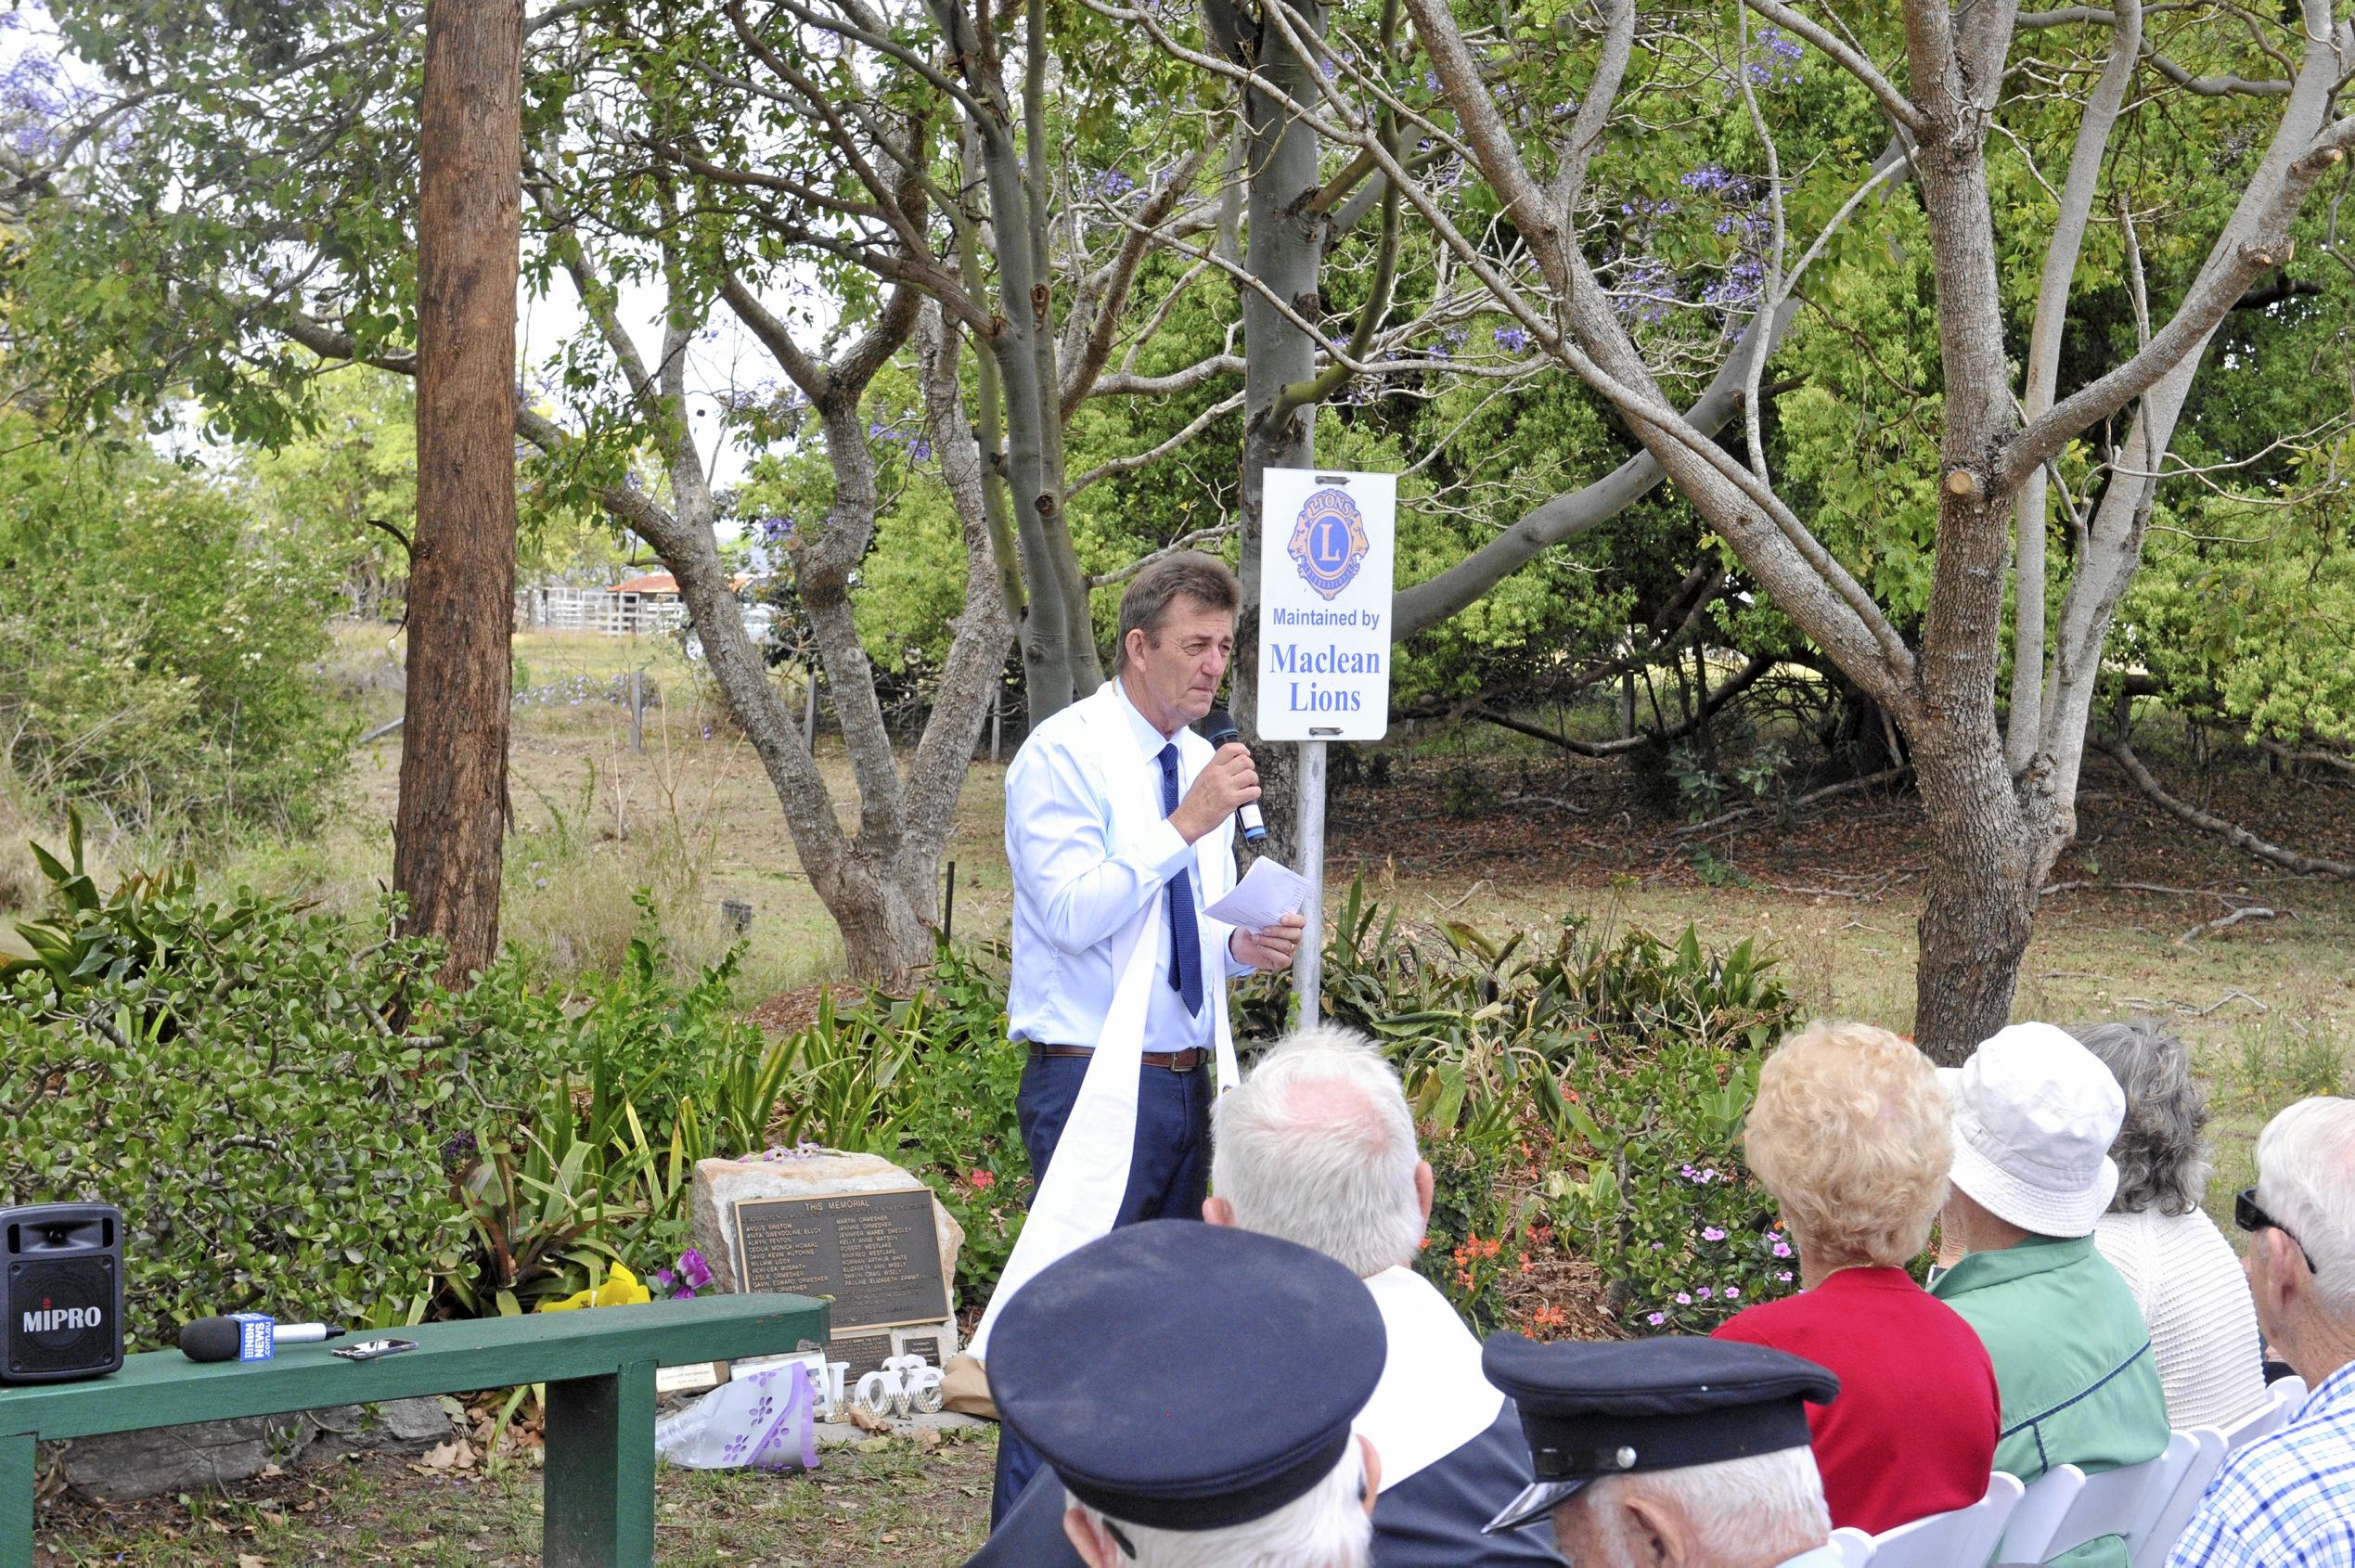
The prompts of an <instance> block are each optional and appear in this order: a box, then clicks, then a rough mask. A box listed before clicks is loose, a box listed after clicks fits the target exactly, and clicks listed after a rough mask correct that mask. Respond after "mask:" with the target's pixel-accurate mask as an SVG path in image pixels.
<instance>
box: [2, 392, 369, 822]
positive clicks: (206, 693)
mask: <svg viewBox="0 0 2355 1568" xmlns="http://www.w3.org/2000/svg"><path fill="white" fill-rule="evenodd" d="M0 454H5V456H0V479H5V482H6V493H7V496H8V501H7V504H6V505H5V506H0V582H5V583H6V584H8V585H9V591H7V592H6V593H0V670H6V671H8V672H10V675H9V677H8V678H7V679H6V680H0V747H4V748H5V761H6V764H7V765H8V766H10V767H12V768H13V769H14V771H15V772H16V773H17V774H18V776H19V777H20V778H22V779H23V780H24V781H25V783H26V784H27V785H28V786H29V787H30V788H31V789H32V791H33V792H34V793H35V794H36V795H38V796H41V797H45V798H56V799H65V800H74V801H81V802H84V803H89V804H92V805H95V806H97V807H98V808H100V809H103V810H104V811H106V812H108V813H109V814H110V815H112V816H118V817H122V818H124V819H127V820H130V821H133V822H135V823H137V824H139V825H140V826H142V827H152V826H156V825H160V824H171V825H178V824H183V823H187V824H193V825H195V826H198V827H199V828H205V829H210V828H212V827H217V826H220V825H223V824H225V823H227V822H230V821H233V820H238V819H262V820H266V821H269V822H272V823H274V824H283V823H293V824H296V825H301V824H303V823H306V822H307V821H308V820H309V819H310V817H311V816H312V815H313V813H314V811H315V806H316V804H317V802H318V799H319V796H320V794H321V791H322V789H323V787H324V786H325V785H326V783H327V782H328V781H329V780H331V779H332V778H334V777H335V776H336V775H337V774H338V773H340V772H341V769H342V767H343V765H344V748H345V744H346V742H347V741H348V739H349V737H350V735H351V734H352V733H353V730H352V728H351V726H348V725H346V724H344V723H343V722H341V720H339V719H338V718H337V717H336V716H335V715H333V714H332V713H330V712H329V711H328V707H327V704H326V701H325V699H324V696H323V693H322V692H321V690H320V686H321V683H320V681H319V680H318V679H317V678H316V675H315V666H316V665H317V663H318V661H319V660H320V659H321V658H322V657H324V655H325V654H326V652H327V650H328V634H327V630H326V617H327V614H328V610H329V609H330V607H331V605H332V602H333V597H334V596H333V584H334V575H335V569H334V565H333V563H332V561H331V560H329V559H327V555H326V552H322V551H320V550H318V549H316V548H315V547H313V545H312V542H310V541H306V540H304V539H302V538H301V537H299V536H297V535H296V534H295V533H292V532H290V530H289V529H288V528H286V527H284V526H281V525H280V524H278V523H277V522H274V521H270V520H268V519H264V518H259V517H256V516H255V515H254V514H253V513H252V511H251V508H250V507H249V506H248V505H247V503H246V502H245V500H243V499H242V498H241V497H240V496H239V495H237V494H235V493H233V492H232V491H230V490H229V489H227V488H226V487H225V486H223V485H220V484H218V483H215V482H212V481H210V480H208V479H206V478H205V477H204V476H203V475H202V474H200V473H195V472H190V471H187V470H184V469H179V468H176V467H174V465H172V464H170V463H168V462H166V461H164V460H163V459H161V457H158V456H154V455H153V454H152V453H150V452H149V451H148V449H147V448H146V446H145V445H144V444H143V443H138V442H136V441H134V442H131V443H126V445H125V446H124V447H123V448H122V450H119V451H114V452H107V451H101V450H98V449H97V448H91V447H84V448H78V449H72V450H67V449H63V448H60V447H58V446H56V445H53V444H50V443H47V442H45V440H44V439H43V438H42V432H41V431H38V430H37V429H35V428H33V427H32V424H31V423H30V422H29V421H28V420H26V419H24V418H22V417H8V418H0Z"/></svg>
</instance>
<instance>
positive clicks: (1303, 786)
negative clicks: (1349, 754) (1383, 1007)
mask: <svg viewBox="0 0 2355 1568" xmlns="http://www.w3.org/2000/svg"><path fill="white" fill-rule="evenodd" d="M1298 821H1299V834H1300V843H1299V852H1300V866H1299V871H1300V876H1301V880H1304V881H1306V883H1307V884H1308V896H1307V898H1306V901H1305V902H1303V903H1302V905H1301V906H1300V912H1301V914H1302V915H1303V916H1305V917H1306V919H1307V921H1308V926H1307V929H1306V931H1304V932H1301V935H1300V946H1299V948H1298V950H1296V951H1295V952H1294V953H1293V956H1292V988H1293V992H1294V993H1295V994H1297V995H1298V996H1299V997H1300V1026H1301V1027H1302V1028H1303V1029H1308V1028H1313V1027H1315V1025H1316V1022H1317V1019H1318V1015H1319V1012H1320V1011H1321V1010H1322V1009H1321V1007H1320V1004H1321V1003H1322V1001H1323V1000H1324V971H1325V951H1324V934H1323V933H1324V929H1325V742H1324V741H1322V740H1303V741H1302V742H1301V743H1300V806H1299V818H1298Z"/></svg>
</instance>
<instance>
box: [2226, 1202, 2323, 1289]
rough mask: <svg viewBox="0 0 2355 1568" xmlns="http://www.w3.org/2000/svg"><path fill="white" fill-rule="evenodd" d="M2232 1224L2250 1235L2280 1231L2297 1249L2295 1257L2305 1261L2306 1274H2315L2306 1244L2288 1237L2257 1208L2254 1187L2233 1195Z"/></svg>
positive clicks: (2281, 1227) (2287, 1231) (2275, 1220)
mask: <svg viewBox="0 0 2355 1568" xmlns="http://www.w3.org/2000/svg"><path fill="white" fill-rule="evenodd" d="M2233 1224H2234V1225H2236V1226H2238V1227H2240V1228H2242V1229H2243V1230H2246V1231H2249V1232H2251V1233H2252V1234H2254V1233H2255V1232H2257V1231H2259V1230H2278V1231H2280V1232H2281V1233H2282V1234H2283V1235H2284V1236H2287V1237H2289V1244H2290V1245H2291V1246H2293V1247H2296V1248H2297V1255H2298V1256H2299V1257H2301V1258H2305V1259H2306V1272H2307V1273H2309V1274H2312V1273H2315V1272H2316V1269H2315V1267H2314V1260H2313V1259H2312V1258H2311V1257H2310V1256H2308V1255H2307V1252H2306V1243H2305V1242H2303V1241H2301V1240H2298V1239H2297V1237H2295V1236H2290V1233H2289V1230H2288V1227H2285V1226H2284V1225H2283V1224H2282V1222H2281V1221H2280V1220H2277V1219H2275V1218H2274V1217H2273V1216H2272V1215H2269V1214H2267V1213H2266V1212H2265V1211H2264V1210H2263V1209H2261V1208H2259V1207H2258V1203H2257V1189H2255V1188H2254V1187H2244V1188H2242V1189H2240V1191H2238V1192H2236V1193H2234V1194H2233Z"/></svg>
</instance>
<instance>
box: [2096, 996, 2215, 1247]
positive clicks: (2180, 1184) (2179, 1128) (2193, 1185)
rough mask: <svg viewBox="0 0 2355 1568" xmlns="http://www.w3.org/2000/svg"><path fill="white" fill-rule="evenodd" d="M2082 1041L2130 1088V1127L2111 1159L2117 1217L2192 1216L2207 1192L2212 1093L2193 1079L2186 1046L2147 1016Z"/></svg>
mask: <svg viewBox="0 0 2355 1568" xmlns="http://www.w3.org/2000/svg"><path fill="white" fill-rule="evenodd" d="M2077 1038H2078V1044H2079V1045H2081V1046H2083V1047H2085V1048H2086V1049H2087V1050H2089V1051H2091V1052H2092V1053H2093V1054H2094V1055H2095V1056H2097V1057H2100V1058H2101V1059H2102V1064H2103V1065H2104V1067H2107V1068H2108V1069H2109V1070H2110V1073H2111V1075H2112V1076H2114V1077H2116V1078H2117V1082H2118V1086H2119V1087H2120V1088H2122V1089H2124V1090H2125V1091H2126V1122H2125V1125H2123V1126H2121V1127H2119V1128H2118V1134H2117V1142H2116V1143H2114V1144H2112V1145H2111V1146H2110V1157H2111V1158H2112V1159H2114V1160H2116V1161H2117V1197H2116V1198H2114V1199H2112V1200H2111V1201H2110V1212H2111V1213H2112V1214H2119V1215H2130V1214H2140V1213H2141V1212H2143V1210H2145V1209H2156V1210H2157V1211H2158V1212H2159V1213H2160V1214H2163V1215H2188V1214H2190V1213H2192V1212H2193V1211H2194V1210H2195V1209H2197V1208H2198V1207H2199V1206H2200V1195H2201V1194H2202V1193H2203V1192H2204V1191H2206V1190H2207V1176H2208V1169H2209V1167H2208V1161H2207V1150H2206V1149H2205V1148H2204V1146H2203V1145H2202V1142H2201V1139H2200V1134H2201V1132H2202V1130H2203V1129H2204V1128H2206V1127H2207V1090H2205V1089H2203V1088H2201V1087H2200V1086H2199V1082H2198V1080H2196V1079H2194V1077H2193V1076H2192V1058H2191V1052H2189V1051H2188V1050H2186V1049H2184V1047H2183V1042H2182V1041H2181V1040H2179V1039H2177V1038H2176V1037H2175V1036H2174V1035H2170V1034H2168V1032H2167V1031H2166V1030H2165V1029H2162V1028H2160V1027H2159V1026H2158V1025H2157V1024H2156V1023H2155V1022H2152V1021H2151V1020H2149V1019H2147V1018H2137V1019H2133V1020H2130V1021H2129V1022H2123V1023H2096V1024H2092V1025H2091V1026H2089V1027H2087V1028H2083V1029H2079V1030H2078V1031H2077Z"/></svg>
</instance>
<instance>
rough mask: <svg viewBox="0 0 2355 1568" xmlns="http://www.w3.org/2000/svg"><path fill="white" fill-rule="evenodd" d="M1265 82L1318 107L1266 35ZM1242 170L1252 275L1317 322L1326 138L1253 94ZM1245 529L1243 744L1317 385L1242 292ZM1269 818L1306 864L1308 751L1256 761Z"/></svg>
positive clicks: (1285, 333) (1253, 296) (1238, 653)
mask: <svg viewBox="0 0 2355 1568" xmlns="http://www.w3.org/2000/svg"><path fill="white" fill-rule="evenodd" d="M1303 15H1304V19H1305V20H1306V23H1307V24H1308V29H1309V31H1311V32H1314V33H1316V34H1319V35H1321V34H1322V32H1323V30H1324V7H1323V6H1306V7H1304V8H1303ZM1256 54H1257V58H1258V59H1259V72H1260V74H1261V75H1262V76H1264V77H1266V78H1267V79H1268V82H1269V83H1271V84H1273V85H1274V86H1275V88H1276V90H1277V91H1279V92H1280V93H1282V94H1284V95H1286V96H1288V97H1290V98H1291V99H1292V101H1293V102H1294V103H1313V102H1315V101H1316V99H1317V83H1316V80H1315V78H1314V76H1313V75H1312V74H1311V68H1310V67H1309V66H1308V65H1307V64H1306V62H1304V61H1303V60H1302V59H1301V58H1300V56H1299V54H1298V53H1297V52H1295V51H1294V50H1293V49H1291V48H1289V47H1287V46H1285V45H1284V44H1282V43H1281V42H1280V40H1279V39H1278V38H1277V37H1276V36H1275V35H1274V34H1273V32H1272V31H1263V33H1262V36H1261V38H1260V40H1259V43H1258V45H1257V49H1256ZM1243 126H1244V145H1245V150H1244V163H1245V166H1246V167H1248V168H1249V169H1250V170H1251V171H1252V178H1251V193H1250V199H1249V204H1248V221H1249V224H1250V228H1249V231H1248V233H1247V234H1246V236H1245V239H1244V244H1245V250H1244V265H1245V266H1246V267H1247V268H1248V269H1249V271H1250V273H1251V276H1254V277H1255V278H1257V279H1258V280H1259V281H1260V282H1261V283H1263V284H1265V285H1266V286H1267V288H1268V290H1269V291H1270V292H1272V293H1274V294H1275V295H1276V297H1277V298H1278V299H1280V300H1283V301H1285V302H1288V303H1290V304H1291V306H1292V307H1293V310H1295V311H1297V312H1299V313H1300V315H1303V316H1304V317H1306V319H1308V320H1310V321H1314V320H1316V319H1318V315H1319V311H1320V309H1321V307H1320V306H1319V303H1318V299H1317V272H1318V266H1319V263H1320V261H1321V260H1322V254H1323V233H1322V227H1321V220H1320V219H1319V218H1318V217H1316V216H1315V215H1313V214H1311V213H1310V212H1308V211H1307V208H1308V202H1309V199H1310V198H1311V197H1313V196H1314V195H1315V194H1316V193H1317V189H1318V171H1317V154H1318V136H1317V133H1316V131H1315V130H1314V129H1313V128H1312V127H1310V126H1308V125H1306V124H1305V123H1303V122H1300V121H1297V120H1294V119H1293V117H1292V115H1291V114H1290V112H1289V111H1288V110H1286V109H1284V108H1283V107H1282V106H1281V105H1280V104H1278V103H1275V102H1273V101H1271V100H1270V99H1269V98H1268V96H1266V95H1264V94H1261V93H1256V92H1251V91H1248V90H1246V91H1245V92H1244V94H1243ZM1242 317H1243V450H1242V542H1241V551H1242V554H1241V558H1240V561H1239V565H1240V568H1241V570H1240V572H1239V573H1238V574H1239V575H1240V576H1241V577H1242V613H1241V614H1240V615H1239V617H1238V618H1237V623H1236V626H1235V662H1234V674H1233V689H1234V696H1233V703H1234V710H1233V711H1234V714H1235V719H1236V722H1237V724H1238V725H1239V726H1241V727H1242V731H1243V735H1244V737H1245V739H1251V740H1256V739H1257V738H1258V733H1259V602H1260V583H1259V556H1260V549H1261V544H1260V540H1261V538H1262V536H1263V531H1264V529H1265V528H1266V527H1267V526H1268V519H1267V518H1266V517H1265V515H1264V510H1263V504H1264V501H1265V497H1266V490H1267V478H1266V476H1267V471H1268V469H1271V468H1276V469H1297V468H1308V467H1311V466H1313V465H1314V464H1315V462H1316V460H1317V444H1316V437H1317V410H1316V406H1315V405H1314V404H1310V405H1306V406H1302V407H1297V408H1289V409H1284V410H1279V407H1278V405H1279V403H1280V400H1282V397H1283V392H1284V389H1285V388H1287V387H1290V386H1293V385H1295V384H1296V383H1299V382H1302V381H1306V380H1308V379H1311V378H1312V377H1313V376H1315V374H1316V370H1317V345H1316V342H1315V341H1314V340H1313V339H1311V338H1310V337H1309V336H1308V335H1307V334H1306V333H1305V332H1303V331H1301V330H1300V329H1299V328H1297V327H1294V326H1293V324H1292V323H1291V322H1289V321H1287V320H1285V319H1284V316H1283V314H1282V313H1281V312H1280V311H1279V310H1277V308H1276V307H1275V306H1274V305H1273V304H1272V303H1270V302H1268V298H1267V296H1266V295H1264V294H1262V293H1261V292H1260V291H1259V290H1258V289H1248V288H1247V289H1243V290H1242ZM1254 760H1255V762H1256V763H1257V764H1258V767H1259V774H1260V782H1261V787H1262V790H1263V791H1264V793H1263V794H1262V796H1261V800H1260V806H1261V809H1262V811H1263V813H1264V814H1265V816H1267V819H1268V839H1267V842H1266V843H1264V844H1263V845H1262V846H1261V848H1262V849H1263V850H1264V851H1265V852H1266V853H1268V855H1274V856H1275V857H1276V858H1277V859H1279V860H1280V861H1283V862H1285V863H1287V864H1292V863H1294V862H1296V860H1297V857H1298V845H1297V843H1296V842H1295V840H1294V835H1293V829H1294V826H1295V824H1294V816H1295V814H1296V806H1297V802H1296V800H1295V791H1296V789H1297V779H1298V778H1299V752H1298V749H1297V748H1296V747H1294V746H1291V745H1266V746H1259V747H1257V748H1256V749H1255V752H1254Z"/></svg>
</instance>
